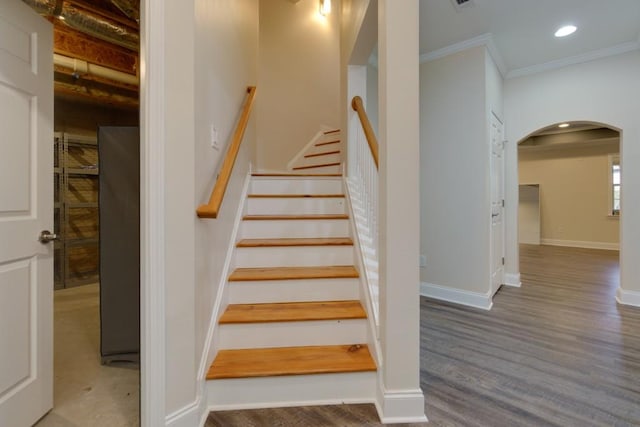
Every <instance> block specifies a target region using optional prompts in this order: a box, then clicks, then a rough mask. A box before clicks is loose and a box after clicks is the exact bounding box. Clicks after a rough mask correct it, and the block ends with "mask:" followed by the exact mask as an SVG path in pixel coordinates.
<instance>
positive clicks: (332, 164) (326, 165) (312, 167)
mask: <svg viewBox="0 0 640 427" xmlns="http://www.w3.org/2000/svg"><path fill="white" fill-rule="evenodd" d="M330 166H340V162H336V163H324V164H319V165H311V166H298V167H295V168H293V170H294V171H299V170H305V169H315V168H328V167H330Z"/></svg>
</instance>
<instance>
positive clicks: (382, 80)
mask: <svg viewBox="0 0 640 427" xmlns="http://www.w3.org/2000/svg"><path fill="white" fill-rule="evenodd" d="M378 7H379V9H378V47H379V83H378V84H379V94H380V95H379V96H380V102H379V105H380V107H379V108H380V115H379V124H380V135H379V140H380V141H379V142H380V170H379V186H380V203H379V209H380V212H379V213H380V215H379V232H380V236H379V239H380V241H379V250H380V256H379V260H380V342H381V346H382V353H383V360H384V362H383V370H382V373H381V377H380V383H379V384H380V391H379V393H380V394H379V398H378V404H379V405H380V408H379V409H380V412H381V413H382V416H383V422H417V421H426V417H425V415H424V397H423V394H422V390H421V389H420V297H419V284H420V277H419V252H420V192H419V175H420V147H419V136H420V135H419V129H420V122H419V92H420V90H419V61H418V57H419V47H418V32H419V31H418V25H419V6H418V0H403V1H397V0H395V1H392V0H379V1H378Z"/></svg>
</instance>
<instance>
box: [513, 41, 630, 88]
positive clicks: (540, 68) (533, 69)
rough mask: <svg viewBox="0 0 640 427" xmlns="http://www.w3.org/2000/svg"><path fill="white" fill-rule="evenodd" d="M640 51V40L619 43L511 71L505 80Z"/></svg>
mask: <svg viewBox="0 0 640 427" xmlns="http://www.w3.org/2000/svg"><path fill="white" fill-rule="evenodd" d="M639 49H640V39H639V40H637V41H631V42H626V43H621V44H618V45H615V46H611V47H607V48H604V49H598V50H594V51H591V52H587V53H583V54H580V55H575V56H569V57H567V58H562V59H556V60H555V61H549V62H545V63H542V64H537V65H532V66H530V67H523V68H517V69H515V70H511V71H509V72H508V73H507V74H506V76H505V77H506V78H507V79H513V78H516V77H523V76H529V75H532V74H537V73H542V72H544V71H551V70H555V69H558V68H563V67H567V66H569V65H576V64H582V63H585V62H589V61H595V60H596V59H603V58H607V57H609V56H615V55H620V54H623V53H627V52H633V51H634V50H639Z"/></svg>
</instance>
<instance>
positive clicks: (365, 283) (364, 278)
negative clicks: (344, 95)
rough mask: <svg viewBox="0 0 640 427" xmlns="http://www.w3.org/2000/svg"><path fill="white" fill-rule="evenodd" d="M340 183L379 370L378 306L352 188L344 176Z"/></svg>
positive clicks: (370, 342)
mask: <svg viewBox="0 0 640 427" xmlns="http://www.w3.org/2000/svg"><path fill="white" fill-rule="evenodd" d="M342 185H343V186H344V188H345V196H346V202H347V207H348V209H349V228H350V229H351V230H350V231H351V233H352V235H354V236H355V238H354V239H353V243H354V245H353V247H354V250H355V251H356V256H355V259H356V260H357V264H358V268H359V270H360V271H364V273H365V274H361V275H360V290H361V293H362V294H363V296H364V303H365V307H366V308H367V312H368V313H373V316H367V321H368V332H369V333H368V334H367V336H369V337H370V341H369V343H368V344H369V347H370V348H371V347H372V348H373V358H374V359H375V361H376V364H377V365H378V369H379V370H383V369H384V366H383V360H382V348H381V347H380V333H379V332H380V328H379V313H378V310H379V308H376V307H374V306H373V297H372V295H371V288H370V285H369V280H370V278H369V276H370V275H371V272H370V271H369V270H368V269H367V260H366V257H365V254H364V251H363V248H364V247H363V242H362V241H361V236H360V234H361V233H359V232H358V225H357V224H356V215H355V212H354V209H353V200H352V198H351V192H352V191H353V189H352V188H351V186H350V185H349V182H348V179H347V178H346V177H344V176H343V177H342Z"/></svg>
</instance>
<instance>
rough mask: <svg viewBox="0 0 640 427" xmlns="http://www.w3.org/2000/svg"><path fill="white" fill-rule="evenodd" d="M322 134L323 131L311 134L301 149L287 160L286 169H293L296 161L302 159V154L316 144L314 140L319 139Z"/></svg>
mask: <svg viewBox="0 0 640 427" xmlns="http://www.w3.org/2000/svg"><path fill="white" fill-rule="evenodd" d="M323 136H324V132H323V131H318V133H316V134H315V135H314V136H313V138H311V140H310V141H309V142H307V144H306V145H305V146H304V147H302V149H301V150H300V151H298V153H297V154H296V155H295V156H293V158H291V160H289V163H287V170H289V171H291V170H293V168H294V166H296V163H297V162H298V161H300V160H302V159H303V158H304V155H305V154H306V153H307V151H309V150H310V149H311V147H313V146H314V145H315V144H316V142H318V141H320V140H321V139H322V137H323Z"/></svg>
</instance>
